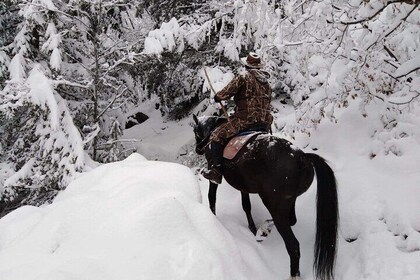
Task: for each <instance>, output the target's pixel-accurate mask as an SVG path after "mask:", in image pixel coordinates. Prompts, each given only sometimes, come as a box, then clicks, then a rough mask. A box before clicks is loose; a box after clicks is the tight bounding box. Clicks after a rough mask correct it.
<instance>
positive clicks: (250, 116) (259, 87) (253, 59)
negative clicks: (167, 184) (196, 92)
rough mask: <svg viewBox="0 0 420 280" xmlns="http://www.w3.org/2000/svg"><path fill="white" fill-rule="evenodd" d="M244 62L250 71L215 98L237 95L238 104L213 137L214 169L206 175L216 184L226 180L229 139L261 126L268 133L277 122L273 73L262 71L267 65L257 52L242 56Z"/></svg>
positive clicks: (222, 98) (235, 96) (205, 175)
mask: <svg viewBox="0 0 420 280" xmlns="http://www.w3.org/2000/svg"><path fill="white" fill-rule="evenodd" d="M241 62H242V63H243V64H244V66H245V70H246V71H244V72H242V73H240V74H239V75H237V76H236V77H235V78H234V79H233V80H232V81H231V82H230V83H229V84H228V85H227V86H226V87H224V88H223V89H222V90H221V91H219V92H218V93H217V94H216V95H215V97H214V100H215V101H216V102H221V101H222V100H228V99H230V98H231V97H233V100H234V101H235V105H236V107H235V112H234V114H233V115H232V116H230V117H229V119H228V121H227V122H225V123H223V124H222V125H220V126H219V127H217V128H216V129H215V130H214V131H213V133H212V134H211V136H210V142H211V144H210V150H211V157H210V162H209V166H210V169H209V170H204V171H203V172H202V174H203V176H204V178H206V179H208V180H210V181H212V182H213V183H216V184H220V183H221V182H222V156H223V148H224V146H225V145H226V144H227V141H228V140H229V138H231V137H233V136H235V135H236V134H238V133H239V132H241V131H243V130H246V129H249V128H250V127H254V126H257V125H258V126H259V127H263V128H264V130H266V131H267V132H268V131H269V130H270V126H271V123H272V122H273V116H272V115H271V113H270V103H271V92H272V90H271V87H270V85H269V84H268V79H269V78H270V75H269V74H268V73H267V72H266V71H263V70H261V68H262V67H263V66H264V64H263V63H262V61H261V58H260V57H259V56H258V55H257V54H256V53H249V55H248V56H247V57H243V58H241Z"/></svg>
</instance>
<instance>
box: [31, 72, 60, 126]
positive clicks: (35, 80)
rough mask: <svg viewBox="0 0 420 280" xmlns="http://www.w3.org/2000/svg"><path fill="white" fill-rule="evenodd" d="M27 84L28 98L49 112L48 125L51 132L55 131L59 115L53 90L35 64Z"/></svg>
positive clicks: (49, 82)
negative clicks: (49, 124) (46, 108)
mask: <svg viewBox="0 0 420 280" xmlns="http://www.w3.org/2000/svg"><path fill="white" fill-rule="evenodd" d="M26 83H27V84H28V88H29V89H30V91H29V96H30V98H31V100H32V102H33V103H34V104H37V105H39V106H41V108H43V109H45V107H48V109H49V110H50V123H51V128H52V130H57V129H58V127H59V122H60V115H59V110H58V105H57V101H56V100H55V97H54V90H53V86H52V84H51V81H50V80H49V79H48V78H47V77H46V76H45V75H44V73H43V72H42V70H41V65H39V64H37V65H35V66H34V68H33V69H32V70H31V72H29V77H28V79H27V80H26Z"/></svg>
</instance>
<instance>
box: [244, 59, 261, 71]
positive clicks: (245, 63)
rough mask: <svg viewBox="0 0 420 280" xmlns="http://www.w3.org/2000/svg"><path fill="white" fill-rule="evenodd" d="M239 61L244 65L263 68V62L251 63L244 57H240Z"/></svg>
mask: <svg viewBox="0 0 420 280" xmlns="http://www.w3.org/2000/svg"><path fill="white" fill-rule="evenodd" d="M241 63H242V64H243V65H245V66H248V67H249V68H257V69H258V68H263V67H264V63H260V64H257V65H251V64H249V63H248V62H247V61H246V57H241Z"/></svg>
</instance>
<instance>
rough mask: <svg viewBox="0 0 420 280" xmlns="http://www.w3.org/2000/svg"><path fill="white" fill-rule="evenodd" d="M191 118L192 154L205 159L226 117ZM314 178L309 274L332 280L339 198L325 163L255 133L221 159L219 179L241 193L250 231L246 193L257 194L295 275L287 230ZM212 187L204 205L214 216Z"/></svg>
mask: <svg viewBox="0 0 420 280" xmlns="http://www.w3.org/2000/svg"><path fill="white" fill-rule="evenodd" d="M193 118H194V122H195V125H194V134H195V140H196V152H197V154H200V155H202V154H205V155H206V157H208V156H209V148H208V140H209V136H210V134H211V132H212V131H213V130H214V129H215V128H216V127H217V126H218V125H220V124H221V123H223V122H225V121H226V119H224V118H219V117H201V118H200V119H198V118H197V117H196V116H195V115H194V116H193ZM314 169H315V172H316V177H317V186H318V187H317V189H318V190H317V219H316V220H317V221H316V240H315V246H314V253H315V258H314V265H313V266H314V271H315V276H316V278H317V279H333V278H334V263H335V255H336V242H337V224H338V200H337V186H336V180H335V176H334V172H333V171H332V169H331V168H330V167H329V166H328V164H327V163H326V162H325V160H324V159H323V158H322V157H320V156H318V155H316V154H312V153H304V152H303V151H301V150H299V149H297V148H296V147H294V146H293V145H292V144H291V143H290V142H289V141H287V140H285V139H281V138H278V137H275V136H273V135H270V134H260V135H258V136H257V137H256V138H254V139H253V140H251V142H249V143H248V144H247V145H246V146H245V147H244V148H242V150H241V151H239V153H238V154H237V155H236V156H235V158H233V159H232V160H227V159H224V162H223V176H224V178H225V179H226V181H227V182H228V183H229V184H230V185H231V186H232V187H234V188H235V189H237V190H239V191H241V193H242V206H243V209H244V211H245V213H246V216H247V219H248V225H249V228H250V230H251V231H252V232H253V233H254V234H255V232H256V227H255V224H254V221H253V219H252V216H251V203H250V200H249V194H250V193H257V194H258V195H259V196H260V197H261V200H262V202H263V203H264V205H265V206H266V207H267V209H268V211H269V212H270V214H271V216H272V218H273V221H274V224H275V226H276V228H277V231H278V232H279V233H280V235H281V236H282V238H283V240H284V243H285V245H286V249H287V253H288V254H289V257H290V274H291V277H298V276H299V275H300V272H299V259H300V249H299V242H298V240H297V239H296V237H295V235H294V234H293V231H292V228H291V226H293V225H294V224H295V223H296V214H295V202H296V198H297V197H298V196H299V195H301V194H303V193H304V192H305V191H306V190H307V189H308V188H309V186H310V185H311V183H312V181H313V179H314V173H315V172H314ZM216 191H217V185H216V184H214V183H210V189H209V194H208V196H209V204H210V209H211V210H212V211H213V213H216V207H215V203H216Z"/></svg>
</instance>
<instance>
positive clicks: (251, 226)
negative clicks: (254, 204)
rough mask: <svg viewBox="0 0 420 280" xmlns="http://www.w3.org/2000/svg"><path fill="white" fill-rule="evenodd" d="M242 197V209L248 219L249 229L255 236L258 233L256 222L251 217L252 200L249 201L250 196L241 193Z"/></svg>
mask: <svg viewBox="0 0 420 280" xmlns="http://www.w3.org/2000/svg"><path fill="white" fill-rule="evenodd" d="M241 196H242V209H244V211H245V214H246V218H247V219H248V228H249V229H250V230H251V232H252V233H253V234H254V235H255V234H256V233H257V227H256V226H255V223H254V220H253V219H252V215H251V200H250V199H249V194H248V193H244V192H241Z"/></svg>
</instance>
